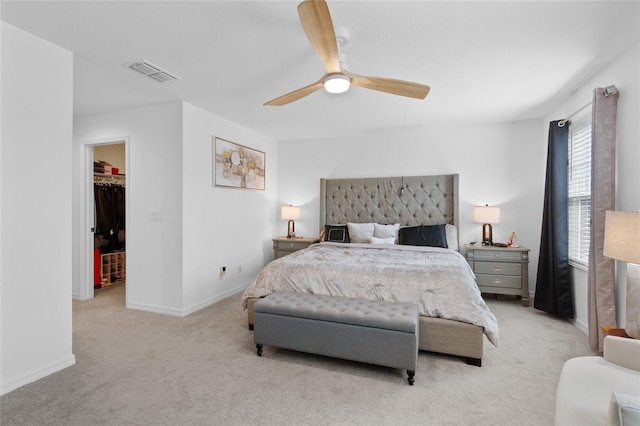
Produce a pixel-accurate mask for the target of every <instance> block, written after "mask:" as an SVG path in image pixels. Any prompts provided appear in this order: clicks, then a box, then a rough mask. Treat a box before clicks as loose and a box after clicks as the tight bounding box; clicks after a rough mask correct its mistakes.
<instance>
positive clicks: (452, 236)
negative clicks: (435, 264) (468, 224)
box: [444, 224, 458, 251]
mask: <svg viewBox="0 0 640 426" xmlns="http://www.w3.org/2000/svg"><path fill="white" fill-rule="evenodd" d="M444 233H445V235H446V236H447V247H448V248H450V249H451V250H455V251H458V228H456V226H455V225H449V224H447V225H446V226H445V227H444Z"/></svg>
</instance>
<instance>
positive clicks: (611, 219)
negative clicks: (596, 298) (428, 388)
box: [603, 211, 640, 339]
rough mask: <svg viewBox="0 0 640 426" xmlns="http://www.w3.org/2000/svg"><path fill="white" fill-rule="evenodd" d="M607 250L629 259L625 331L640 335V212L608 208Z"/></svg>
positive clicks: (610, 254) (605, 231) (605, 248)
mask: <svg viewBox="0 0 640 426" xmlns="http://www.w3.org/2000/svg"><path fill="white" fill-rule="evenodd" d="M603 254H604V255H605V256H607V257H609V258H611V259H615V260H621V261H623V262H627V303H626V311H627V312H626V315H625V327H624V331H625V332H626V333H627V334H628V335H629V336H631V337H633V338H635V339H640V212H618V211H607V212H606V215H605V222H604V250H603Z"/></svg>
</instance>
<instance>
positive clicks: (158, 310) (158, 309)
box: [127, 283, 250, 317]
mask: <svg viewBox="0 0 640 426" xmlns="http://www.w3.org/2000/svg"><path fill="white" fill-rule="evenodd" d="M249 284H250V283H244V284H241V285H239V286H236V287H234V288H231V289H229V290H227V291H225V292H224V293H220V294H218V295H215V296H213V297H210V298H208V299H205V300H202V301H200V302H198V303H195V304H193V305H191V306H189V307H187V308H185V309H176V308H167V307H165V306H158V305H147V304H142V303H127V308H128V309H135V310H138V311H145V312H153V313H155V314H163V315H171V316H174V317H186V316H187V315H191V314H193V313H194V312H197V311H199V310H201V309H204V308H206V307H207V306H211V305H213V304H214V303H218V302H220V301H221V300H224V299H226V298H227V297H230V296H233V295H234V294H238V293H240V292H241V291H244V289H245V288H247V287H248V286H249Z"/></svg>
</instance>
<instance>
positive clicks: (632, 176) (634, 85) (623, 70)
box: [543, 43, 640, 332]
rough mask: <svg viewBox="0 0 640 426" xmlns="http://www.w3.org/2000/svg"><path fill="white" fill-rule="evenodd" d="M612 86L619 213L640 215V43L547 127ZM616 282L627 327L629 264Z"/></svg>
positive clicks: (582, 279) (582, 310)
mask: <svg viewBox="0 0 640 426" xmlns="http://www.w3.org/2000/svg"><path fill="white" fill-rule="evenodd" d="M612 84H615V85H616V87H617V88H618V90H619V91H620V95H619V97H618V116H617V129H616V139H617V153H616V164H617V184H616V186H617V187H616V198H617V200H616V209H617V210H626V211H638V210H640V186H639V184H640V167H638V165H639V164H640V121H639V120H638V117H640V44H638V43H636V45H635V46H633V47H631V48H630V49H629V50H627V51H626V52H625V53H623V54H622V55H621V56H620V57H618V58H617V59H616V60H614V61H613V62H612V63H611V64H609V65H608V66H607V67H606V68H605V69H604V70H602V71H601V72H599V73H598V74H597V75H596V76H595V77H594V78H592V79H591V80H589V81H588V82H587V83H586V84H584V85H583V86H582V87H581V88H580V89H579V90H576V91H575V92H574V93H572V94H571V96H570V97H569V98H568V99H567V100H566V101H565V102H564V103H563V104H562V105H559V106H558V107H556V108H555V109H553V111H551V112H550V113H549V114H548V115H547V116H546V117H545V120H544V124H543V126H545V128H548V125H549V122H550V121H552V120H557V119H559V118H563V117H567V116H568V115H569V114H571V113H573V112H574V111H576V110H577V109H579V108H580V107H582V106H584V105H586V104H587V103H588V102H590V101H591V100H592V99H593V89H594V88H596V87H607V86H610V85H612ZM546 131H547V130H545V132H546ZM545 146H546V142H545ZM545 156H546V154H545ZM573 269H574V270H573V271H572V277H573V279H574V282H573V295H574V304H575V310H576V318H575V322H576V325H577V326H578V327H579V328H580V329H582V330H583V331H585V332H586V331H587V330H588V326H587V324H588V319H587V318H588V317H587V315H588V314H587V306H588V304H587V300H588V299H587V273H586V272H585V271H583V270H579V269H575V268H573ZM616 281H617V282H616V305H617V318H618V325H619V326H623V325H624V313H625V300H626V294H627V292H626V263H621V262H618V267H617V280H616Z"/></svg>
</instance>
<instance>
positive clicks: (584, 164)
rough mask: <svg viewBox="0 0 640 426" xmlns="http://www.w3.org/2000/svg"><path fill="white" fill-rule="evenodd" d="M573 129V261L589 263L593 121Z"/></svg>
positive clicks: (570, 244)
mask: <svg viewBox="0 0 640 426" xmlns="http://www.w3.org/2000/svg"><path fill="white" fill-rule="evenodd" d="M570 126H571V127H570V128H569V260H570V261H571V262H573V263H575V264H578V265H582V266H585V267H586V266H587V265H588V264H589V240H590V234H591V229H590V228H591V121H587V122H583V123H579V124H576V125H573V124H571V125H570Z"/></svg>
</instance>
